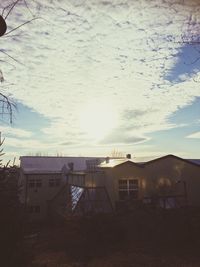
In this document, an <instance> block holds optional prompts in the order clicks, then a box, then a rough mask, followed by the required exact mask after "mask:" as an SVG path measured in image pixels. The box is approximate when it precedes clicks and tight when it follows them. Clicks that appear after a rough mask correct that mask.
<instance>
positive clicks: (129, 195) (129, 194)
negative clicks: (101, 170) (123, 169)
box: [118, 178, 139, 201]
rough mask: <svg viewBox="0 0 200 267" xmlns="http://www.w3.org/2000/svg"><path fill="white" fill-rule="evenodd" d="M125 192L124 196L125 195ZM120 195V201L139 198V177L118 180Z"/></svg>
mask: <svg viewBox="0 0 200 267" xmlns="http://www.w3.org/2000/svg"><path fill="white" fill-rule="evenodd" d="M120 183H121V184H120ZM123 193H124V196H123ZM118 196H119V200H120V201H124V200H130V199H138V197H139V179H137V178H124V179H119V180H118Z"/></svg>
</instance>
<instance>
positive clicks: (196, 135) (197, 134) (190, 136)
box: [186, 132, 200, 139]
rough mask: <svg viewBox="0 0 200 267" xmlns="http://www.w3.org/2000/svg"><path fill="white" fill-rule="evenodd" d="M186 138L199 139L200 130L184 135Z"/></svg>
mask: <svg viewBox="0 0 200 267" xmlns="http://www.w3.org/2000/svg"><path fill="white" fill-rule="evenodd" d="M186 137H187V138H197V139H200V132H196V133H192V134H190V135H188V136H186Z"/></svg>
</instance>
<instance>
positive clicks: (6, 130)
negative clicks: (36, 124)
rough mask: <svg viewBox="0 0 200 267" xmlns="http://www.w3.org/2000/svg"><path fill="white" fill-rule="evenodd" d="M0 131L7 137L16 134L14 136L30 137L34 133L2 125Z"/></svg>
mask: <svg viewBox="0 0 200 267" xmlns="http://www.w3.org/2000/svg"><path fill="white" fill-rule="evenodd" d="M0 132H1V133H2V135H3V136H5V137H7V136H14V137H19V138H28V137H31V136H32V135H33V133H32V132H30V131H27V130H23V129H19V128H15V127H12V126H1V127H0Z"/></svg>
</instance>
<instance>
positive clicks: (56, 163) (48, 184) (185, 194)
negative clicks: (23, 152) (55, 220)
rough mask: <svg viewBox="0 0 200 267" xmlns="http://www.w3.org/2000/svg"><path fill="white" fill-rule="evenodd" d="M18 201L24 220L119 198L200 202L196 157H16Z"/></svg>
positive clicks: (108, 205)
mask: <svg viewBox="0 0 200 267" xmlns="http://www.w3.org/2000/svg"><path fill="white" fill-rule="evenodd" d="M20 170H21V180H22V181H23V183H24V187H23V188H24V189H23V194H22V195H21V198H22V201H23V202H24V203H25V207H26V211H27V214H28V215H29V218H30V220H35V219H38V220H41V219H44V218H46V217H47V216H48V215H49V210H51V211H53V212H54V214H57V213H60V214H61V213H62V214H65V215H67V213H68V214H69V213H70V214H75V213H77V214H83V213H94V212H111V211H113V210H116V209H118V207H120V206H122V207H123V205H122V204H123V203H136V202H140V203H145V204H150V205H152V204H154V205H155V206H158V207H162V208H177V207H181V206H185V205H189V206H200V161H199V160H186V159H182V158H179V157H176V156H174V155H167V156H164V157H161V158H158V159H155V160H151V161H148V162H143V163H136V162H133V161H132V160H131V158H130V155H129V156H128V158H92V157H90V158H87V157H21V168H20Z"/></svg>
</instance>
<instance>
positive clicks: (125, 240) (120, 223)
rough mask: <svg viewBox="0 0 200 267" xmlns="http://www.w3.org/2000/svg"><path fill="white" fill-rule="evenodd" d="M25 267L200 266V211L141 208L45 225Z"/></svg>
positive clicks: (23, 258)
mask: <svg viewBox="0 0 200 267" xmlns="http://www.w3.org/2000/svg"><path fill="white" fill-rule="evenodd" d="M35 231H36V232H39V235H38V238H37V239H36V240H35V242H32V243H31V242H30V243H29V244H27V243H26V244H25V243H24V244H23V245H22V246H21V247H20V248H19V250H18V252H17V253H18V262H19V263H18V265H17V264H16V260H15V265H14V266H20V267H21V266H22V267H79V266H80V267H199V266H200V253H199V252H200V211H199V210H189V209H188V210H179V211H172V210H171V211H157V210H142V209H141V210H136V211H134V212H132V214H121V215H107V216H105V215H96V216H94V217H90V218H88V217H87V218H72V219H71V220H66V221H63V222H60V223H54V224H49V223H46V224H43V225H40V226H38V228H37V229H36V230H35Z"/></svg>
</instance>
